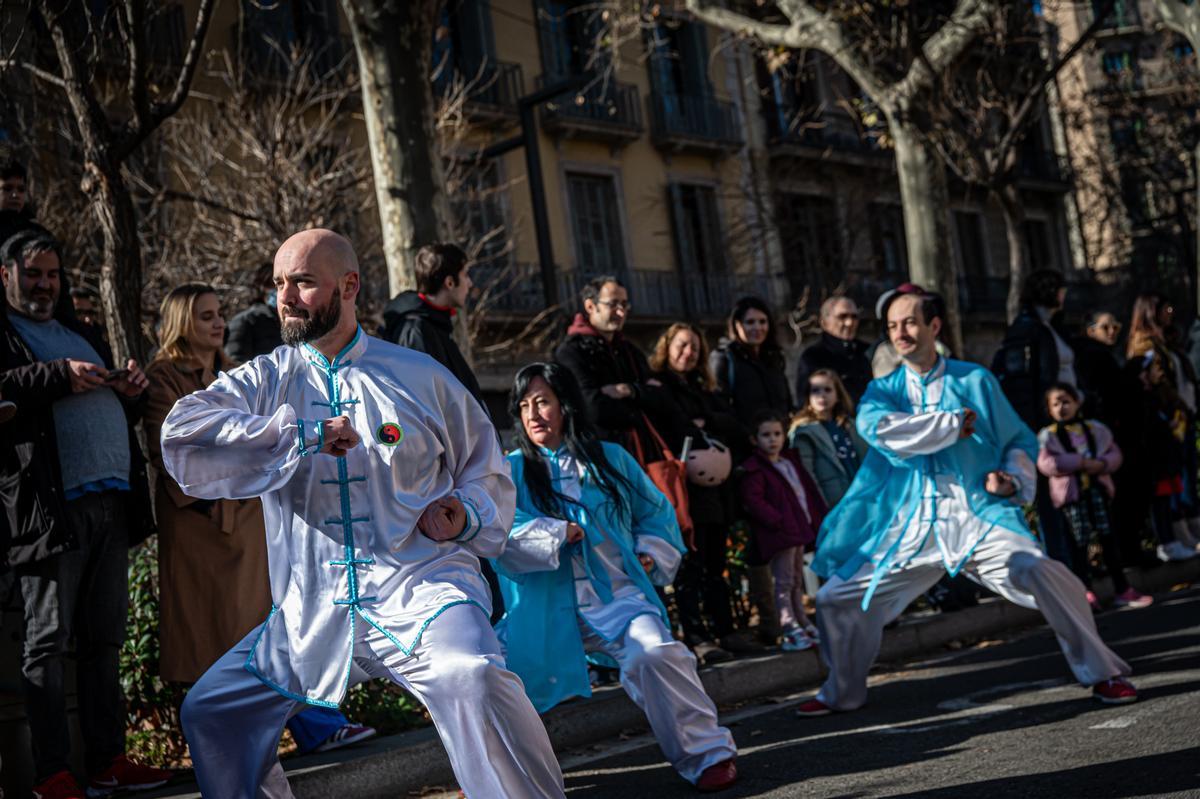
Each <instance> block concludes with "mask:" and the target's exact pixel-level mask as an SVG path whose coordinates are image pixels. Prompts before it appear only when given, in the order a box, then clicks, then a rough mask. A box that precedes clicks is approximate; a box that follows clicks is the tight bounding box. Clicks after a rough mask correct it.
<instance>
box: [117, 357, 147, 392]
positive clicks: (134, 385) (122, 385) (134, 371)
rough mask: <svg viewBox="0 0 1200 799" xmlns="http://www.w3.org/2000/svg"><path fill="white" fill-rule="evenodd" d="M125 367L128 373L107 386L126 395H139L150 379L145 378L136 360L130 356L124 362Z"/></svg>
mask: <svg viewBox="0 0 1200 799" xmlns="http://www.w3.org/2000/svg"><path fill="white" fill-rule="evenodd" d="M125 368H126V369H128V370H129V373H128V374H126V375H125V376H124V377H122V378H121V379H120V380H114V381H113V382H111V383H109V384H108V387H109V388H111V389H112V390H113V391H115V392H117V393H118V394H124V395H125V396H126V397H136V396H139V395H140V394H141V393H142V392H143V391H145V390H146V388H147V387H148V386H149V385H150V381H149V380H148V379H147V378H146V373H145V372H143V371H142V370H141V368H140V367H139V366H138V364H137V361H135V360H133V359H132V358H130V359H129V361H128V362H126V364H125Z"/></svg>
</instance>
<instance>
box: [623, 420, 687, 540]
mask: <svg viewBox="0 0 1200 799" xmlns="http://www.w3.org/2000/svg"><path fill="white" fill-rule="evenodd" d="M642 421H643V422H645V424H646V429H647V430H649V431H650V435H651V436H652V437H653V438H654V442H655V443H656V444H658V447H659V449H661V450H662V454H663V459H662V460H660V461H654V462H652V463H647V462H646V453H645V450H644V449H643V447H642V441H641V437H640V436H639V435H638V432H637V428H634V429H633V430H631V431H630V432H629V435H630V437H631V438H632V439H633V448H634V455H635V456H636V457H637V462H638V463H639V464H640V465H641V467H642V470H643V471H644V472H645V473H646V475H647V476H648V477H649V478H650V482H652V483H654V485H655V486H657V487H658V490H659V491H661V492H663V494H665V495H666V497H667V501H668V502H670V503H671V507H673V508H674V509H675V521H677V522H678V523H679V532H681V533H682V534H683V540H684V543H686V544H687V546H688V549H692V550H694V549H695V548H696V528H695V525H694V524H692V515H691V513H690V512H689V511H688V495H687V467H686V466H685V465H684V463H683V461H681V460H679V459H678V458H676V457H675V456H674V455H673V454H671V450H670V449H669V448H668V447H667V442H666V441H664V440H663V437H662V436H661V435H659V434H658V431H657V430H655V429H654V425H652V424H650V420H649V419H648V418H647V417H646V415H645V414H642Z"/></svg>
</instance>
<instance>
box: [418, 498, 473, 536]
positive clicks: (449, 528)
mask: <svg viewBox="0 0 1200 799" xmlns="http://www.w3.org/2000/svg"><path fill="white" fill-rule="evenodd" d="M466 526H467V509H466V508H465V507H464V506H463V504H462V502H461V501H460V500H459V499H458V498H457V497H442V498H441V499H439V500H438V501H436V502H434V503H433V504H432V505H430V506H429V507H427V508H425V510H424V511H422V513H421V518H419V519H417V529H418V530H420V531H421V534H422V535H424V536H425V537H426V538H430V539H432V540H434V541H449V540H450V539H451V538H457V537H458V536H460V535H462V531H463V528H464V527H466Z"/></svg>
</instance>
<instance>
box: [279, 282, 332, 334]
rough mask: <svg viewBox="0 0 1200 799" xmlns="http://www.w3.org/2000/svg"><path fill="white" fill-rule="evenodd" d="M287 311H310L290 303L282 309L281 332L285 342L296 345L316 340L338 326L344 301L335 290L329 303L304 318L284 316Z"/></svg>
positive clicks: (305, 312)
mask: <svg viewBox="0 0 1200 799" xmlns="http://www.w3.org/2000/svg"><path fill="white" fill-rule="evenodd" d="M287 311H292V312H293V313H295V312H299V313H303V314H308V311H303V310H301V309H299V308H293V307H292V306H290V305H285V306H283V308H282V309H281V311H280V316H281V318H280V320H279V334H280V336H281V337H282V338H283V343H284V344H289V345H291V346H295V345H297V344H300V343H301V342H304V341H315V340H316V339H319V338H321V337H322V336H324V335H325V334H326V333H328V332H329V331H330V330H333V329H334V328H335V327H337V325H338V322H340V321H341V320H342V301H341V297H339V296H338V293H337V292H336V291H335V292H334V293H333V296H332V297H330V298H329V304H328V305H326V306H325V307H324V308H318V309H317V310H316V311H314V312H313V313H312V314H311V315H308V316H306V317H305V318H303V319H289V318H287V317H284V316H282V314H283V313H284V312H287Z"/></svg>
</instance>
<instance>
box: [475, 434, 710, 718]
mask: <svg viewBox="0 0 1200 799" xmlns="http://www.w3.org/2000/svg"><path fill="white" fill-rule="evenodd" d="M602 446H603V447H604V454H605V456H606V457H607V458H608V462H609V463H610V464H611V465H612V467H613V468H614V469H615V470H616V471H617V472H619V473H620V474H621V475H623V476H624V477H625V479H626V480H628V481H629V483H630V485H632V486H633V489H634V490H633V491H628V490H625V496H624V499H625V504H626V507H627V508H628V509H629V510H630V511H631V515H632V520H629V519H624V518H621V517H619V516H618V514H617V513H616V509H615V508H614V507H613V505H612V502H611V501H609V498H608V496H607V495H606V494H605V493H604V492H603V491H602V490H601V488H600V486H599V485H598V484H597V482H596V480H595V479H594V477H593V476H592V475H591V474H590V473H589V474H587V475H585V477H584V478H583V481H582V494H581V496H580V500H579V505H569V506H568V507H567V509H566V516H567V520H568V521H572V522H575V523H576V524H578V525H579V526H580V527H582V528H583V530H584V533H585V537H584V539H583V540H582V541H580V542H578V543H575V544H565V545H564V546H563V551H562V553H561V556H560V558H559V566H558V568H557V569H555V570H553V571H534V572H523V573H519V574H517V573H512V572H510V571H508V570H507V569H505V567H504V558H503V557H501V558H499V559H496V560H493V561H492V563H493V564H494V566H495V567H496V573H497V574H498V575H499V578H500V590H501V592H502V593H503V594H504V606H505V608H506V612H505V614H504V618H503V619H501V620H500V622H499V624H498V625H497V627H498V628H502V630H503V635H504V638H505V641H506V644H507V659H508V668H509V669H510V670H512V671H513V672H515V673H516V674H517V676H519V677H520V678H521V680H522V682H524V683H525V692H526V693H527V694H528V695H529V698H530V699H531V700H532V701H533V705H534V707H536V708H537V710H538V712H544V711H546V710H549V709H550V708H552V707H554V706H555V705H557V704H558V703H559V702H561V701H563V700H564V699H567V698H568V697H572V696H585V697H586V696H591V694H592V690H591V685H590V683H589V681H588V674H587V662H586V660H585V655H584V649H583V640H582V637H581V635H580V632H579V617H578V613H577V608H576V599H575V597H576V594H575V581H574V574H573V572H572V566H571V561H572V559H573V555H574V554H575V553H576V552H578V551H579V550H580V548H582V549H583V552H584V556H585V559H586V557H587V552H588V549H589V547H591V546H593V545H595V544H599V543H600V542H601V541H604V540H606V539H611V540H612V541H613V542H614V543H615V544H616V545H617V548H618V549H619V550H620V552H621V560H622V563H623V564H624V571H625V573H626V574H627V575H628V576H629V577H630V578H631V579H632V580H633V581H634V583H635V584H636V585H637V586H638V587H639V588H640V589H641V591H642V593H643V594H645V596H646V599H647V600H648V601H649V602H650V603H651V604H652V605H653V606H654V607H655V608H656V609H657V610H658V611H659V613H660V614H661V615H662V618H663V622H664V623H666V624H668V626H669V624H670V622H669V621H668V618H667V611H666V609H665V608H664V607H663V606H662V603H661V602H660V601H659V599H658V595H657V594H656V593H655V591H654V585H653V583H652V582H651V577H652V576H653V575H647V574H646V572H645V570H644V569H643V568H642V566H641V563H639V561H638V556H637V553H636V552H635V549H634V548H635V546H636V544H637V539H638V538H640V537H642V536H655V537H657V538H661V539H663V540H664V541H665V542H667V544H669V545H670V546H672V547H674V548H675V549H676V550H678V551H679V552H680V553H683V552H685V551H686V547H685V546H684V544H683V538H682V536H681V535H680V533H679V525H678V524H677V523H676V521H675V510H674V508H672V507H671V504H670V503H669V502H668V501H667V498H666V497H665V496H663V494H662V492H661V491H659V490H658V488H657V487H656V486H655V485H654V483H652V482H651V481H650V479H649V478H648V477H647V476H646V474H645V472H643V471H642V468H641V467H640V466H639V465H638V463H637V461H635V460H634V459H633V457H632V456H631V455H629V453H628V452H626V451H625V449H624V448H622V447H620V446H618V445H616V444H611V443H607V442H605V443H603V444H602ZM546 454H547V458H546V463H547V465H548V466H549V468H550V470H551V472H550V474H551V479H554V478H556V477H557V476H558V475H557V474H556V472H557V469H558V464H557V461H556V460H555V458H554V455H553V453H550V452H549V451H547V453H546ZM508 462H509V465H510V466H511V467H512V479H513V482H514V483H515V484H516V486H517V511H516V517H515V518H514V520H513V529H514V530H515V529H517V528H519V527H520V526H521V525H523V524H526V523H528V522H531V521H533V520H535V519H537V518H539V517H544V516H546V515H547V514H545V513H542V512H541V511H539V510H538V509H537V508H536V507H535V506H534V504H533V499H532V497H531V496H530V493H529V488H528V486H527V484H526V483H525V479H524V472H525V458H524V456H523V455H522V453H521V452H520V451H516V452H511V453H509V455H508ZM593 584H595V580H593Z"/></svg>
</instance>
